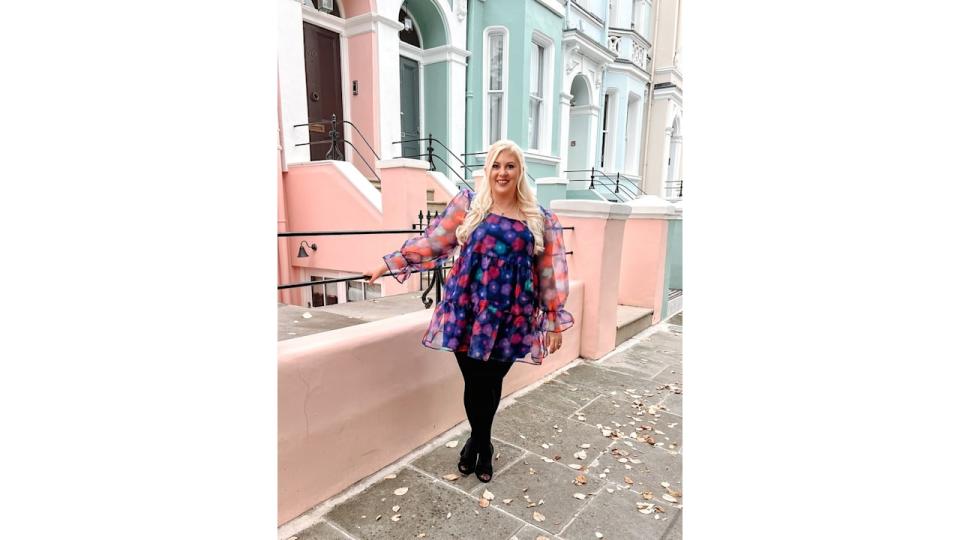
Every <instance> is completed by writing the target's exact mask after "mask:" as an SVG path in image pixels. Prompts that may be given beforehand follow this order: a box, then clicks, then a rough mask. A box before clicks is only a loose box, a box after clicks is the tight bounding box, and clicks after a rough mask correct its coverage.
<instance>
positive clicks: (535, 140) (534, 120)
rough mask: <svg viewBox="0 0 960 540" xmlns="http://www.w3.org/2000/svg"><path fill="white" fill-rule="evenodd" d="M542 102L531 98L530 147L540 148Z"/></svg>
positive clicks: (528, 132) (528, 136)
mask: <svg viewBox="0 0 960 540" xmlns="http://www.w3.org/2000/svg"><path fill="white" fill-rule="evenodd" d="M540 104H541V101H540V100H539V99H537V98H535V97H531V98H530V124H529V126H528V131H527V140H528V141H530V148H540Z"/></svg>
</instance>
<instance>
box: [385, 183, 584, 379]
mask: <svg viewBox="0 0 960 540" xmlns="http://www.w3.org/2000/svg"><path fill="white" fill-rule="evenodd" d="M472 200H473V192H472V191H469V190H467V189H464V190H462V191H460V193H458V194H457V195H456V197H454V198H453V200H452V201H450V204H448V205H447V207H446V208H445V209H444V211H443V213H442V214H441V215H440V216H438V217H437V218H435V219H434V220H433V221H432V222H431V223H430V225H429V226H428V227H427V229H426V230H425V231H424V233H423V235H422V236H418V237H414V238H411V239H409V240H407V241H406V242H404V244H403V247H401V248H400V250H399V251H395V252H393V253H390V254H388V255H386V256H384V257H383V260H384V262H386V265H387V268H388V269H389V270H390V271H391V272H393V273H394V274H395V277H396V278H397V281H399V282H400V283H403V282H404V281H405V280H406V279H407V277H409V276H410V273H411V271H412V270H430V269H433V268H436V267H438V266H441V265H442V264H443V261H444V260H445V259H446V257H447V256H449V254H450V253H451V252H452V251H453V249H454V248H455V247H456V246H457V238H456V230H457V227H459V226H460V224H461V223H463V220H464V218H465V217H466V215H467V211H468V210H469V208H470V203H471V202H472ZM540 210H541V211H542V212H543V215H544V231H543V246H544V250H543V252H542V253H541V254H540V255H534V254H533V251H534V240H533V233H531V232H530V229H529V228H527V226H526V223H525V222H523V221H519V220H516V219H512V218H508V217H505V216H500V215H497V214H488V215H487V217H486V218H484V220H483V221H481V222H480V224H479V225H477V228H476V229H474V231H473V233H472V234H471V235H470V238H469V239H468V241H467V243H466V245H465V246H463V247H462V249H461V253H460V257H459V258H458V259H457V261H456V262H455V263H454V265H453V267H452V269H451V270H450V274H449V275H448V276H447V281H446V284H445V285H444V294H443V300H442V301H441V302H440V303H439V304H438V305H437V307H436V310H435V311H434V313H433V318H432V319H431V321H430V326H429V328H428V329H427V332H426V334H424V336H423V344H424V345H425V346H427V347H430V348H432V349H438V350H444V351H457V352H465V353H467V355H468V356H470V357H472V358H477V359H480V360H490V359H496V360H505V361H521V362H527V363H531V364H540V363H542V361H543V358H544V357H546V356H547V347H546V343H545V333H546V332H562V331H564V330H566V329H568V328H570V327H571V326H573V322H574V321H573V316H572V315H571V314H570V313H569V312H567V311H566V310H564V302H566V299H567V294H568V284H567V261H566V256H565V254H564V253H565V250H564V245H563V229H562V228H561V225H560V222H559V221H558V220H557V216H556V215H555V214H554V213H553V212H550V211H549V210H547V209H545V208H543V207H542V206H541V207H540Z"/></svg>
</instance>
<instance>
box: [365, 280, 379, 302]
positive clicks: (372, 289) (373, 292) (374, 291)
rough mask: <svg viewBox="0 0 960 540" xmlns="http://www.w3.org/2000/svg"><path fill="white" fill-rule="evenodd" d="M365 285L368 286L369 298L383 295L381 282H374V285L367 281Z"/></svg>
mask: <svg viewBox="0 0 960 540" xmlns="http://www.w3.org/2000/svg"><path fill="white" fill-rule="evenodd" d="M365 287H366V288H367V300H369V299H371V298H381V297H383V291H382V290H381V289H380V284H379V283H374V284H372V285H371V284H369V283H367V284H366V285H365Z"/></svg>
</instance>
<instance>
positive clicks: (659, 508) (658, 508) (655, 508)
mask: <svg viewBox="0 0 960 540" xmlns="http://www.w3.org/2000/svg"><path fill="white" fill-rule="evenodd" d="M653 509H654V511H656V512H658V513H660V514H663V513H664V512H665V510H664V509H663V508H662V507H660V506H654V507H653Z"/></svg>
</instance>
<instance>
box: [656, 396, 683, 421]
mask: <svg viewBox="0 0 960 540" xmlns="http://www.w3.org/2000/svg"><path fill="white" fill-rule="evenodd" d="M681 396H682V394H675V393H672V392H671V393H669V394H667V396H666V397H664V398H663V401H661V402H660V407H662V408H664V410H666V411H667V412H670V413H673V414H675V415H678V416H683V399H682V397H681Z"/></svg>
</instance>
